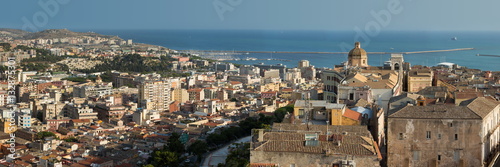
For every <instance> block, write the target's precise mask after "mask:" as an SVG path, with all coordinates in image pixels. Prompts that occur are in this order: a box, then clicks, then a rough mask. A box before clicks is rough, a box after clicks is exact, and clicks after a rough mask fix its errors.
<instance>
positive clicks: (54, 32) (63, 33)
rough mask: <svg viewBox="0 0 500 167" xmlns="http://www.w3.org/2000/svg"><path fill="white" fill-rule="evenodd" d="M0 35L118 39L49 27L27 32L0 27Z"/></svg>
mask: <svg viewBox="0 0 500 167" xmlns="http://www.w3.org/2000/svg"><path fill="white" fill-rule="evenodd" d="M0 36H10V37H13V38H15V39H39V38H43V39H54V38H67V37H83V36H89V37H101V38H113V39H120V38H118V37H117V36H111V35H102V34H97V33H94V32H73V31H70V30H67V29H49V30H43V31H39V32H28V31H23V30H17V29H6V28H0Z"/></svg>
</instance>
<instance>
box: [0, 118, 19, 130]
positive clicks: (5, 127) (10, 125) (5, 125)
mask: <svg viewBox="0 0 500 167" xmlns="http://www.w3.org/2000/svg"><path fill="white" fill-rule="evenodd" d="M1 122H2V123H0V129H2V132H4V133H14V132H15V131H16V130H17V126H16V124H15V122H14V123H12V122H10V121H9V119H2V121H1Z"/></svg>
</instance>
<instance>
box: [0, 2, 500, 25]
mask: <svg viewBox="0 0 500 167" xmlns="http://www.w3.org/2000/svg"><path fill="white" fill-rule="evenodd" d="M40 2H42V3H51V2H57V6H58V7H59V10H56V12H54V13H50V12H47V11H46V10H44V7H43V5H39V3H40ZM3 4H4V5H2V6H0V15H2V16H3V17H2V19H1V20H0V27H4V28H17V29H21V28H22V27H23V25H25V24H27V23H26V22H29V23H31V24H34V23H35V22H36V19H38V24H36V25H35V27H36V28H37V29H38V30H43V29H52V28H68V29H87V30H88V29H96V30H97V29H259V30H260V29H264V30H353V29H354V28H355V27H358V28H360V29H366V28H367V27H368V29H369V28H374V27H375V28H377V27H376V26H377V25H378V28H380V29H381V30H402V31H404V30H426V31H428V30H441V31H455V30H456V31H462V30H472V31H474V30H500V21H498V19H499V18H500V17H499V16H500V10H498V9H497V8H498V7H499V6H500V1H495V0H475V1H470V0H145V1H139V0H8V1H5V2H3ZM5 4H6V5H5ZM214 4H215V5H214ZM391 5H392V6H393V8H395V9H398V10H397V12H392V13H391V11H390V10H389V8H390V7H389V6H391ZM54 9H55V8H54V6H49V10H54ZM218 9H219V10H218ZM391 9H392V8H391ZM217 11H219V12H217ZM384 11H385V12H384ZM387 12H389V14H390V19H387V17H382V21H380V20H378V19H376V18H375V17H374V15H373V14H372V13H386V14H387ZM34 16H35V17H34ZM384 16H386V15H384ZM23 18H24V19H23Z"/></svg>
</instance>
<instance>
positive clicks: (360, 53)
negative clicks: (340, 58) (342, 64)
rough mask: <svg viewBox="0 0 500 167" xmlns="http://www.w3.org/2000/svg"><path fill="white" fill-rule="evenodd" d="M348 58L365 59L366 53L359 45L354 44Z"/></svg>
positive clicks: (357, 43)
mask: <svg viewBox="0 0 500 167" xmlns="http://www.w3.org/2000/svg"><path fill="white" fill-rule="evenodd" d="M349 57H355V58H361V57H367V56H366V51H365V50H364V49H363V48H361V43H359V42H356V43H354V49H352V50H351V51H350V52H349Z"/></svg>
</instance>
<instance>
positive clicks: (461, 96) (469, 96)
mask: <svg viewBox="0 0 500 167" xmlns="http://www.w3.org/2000/svg"><path fill="white" fill-rule="evenodd" d="M475 97H484V93H483V92H455V99H472V98H475Z"/></svg>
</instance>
